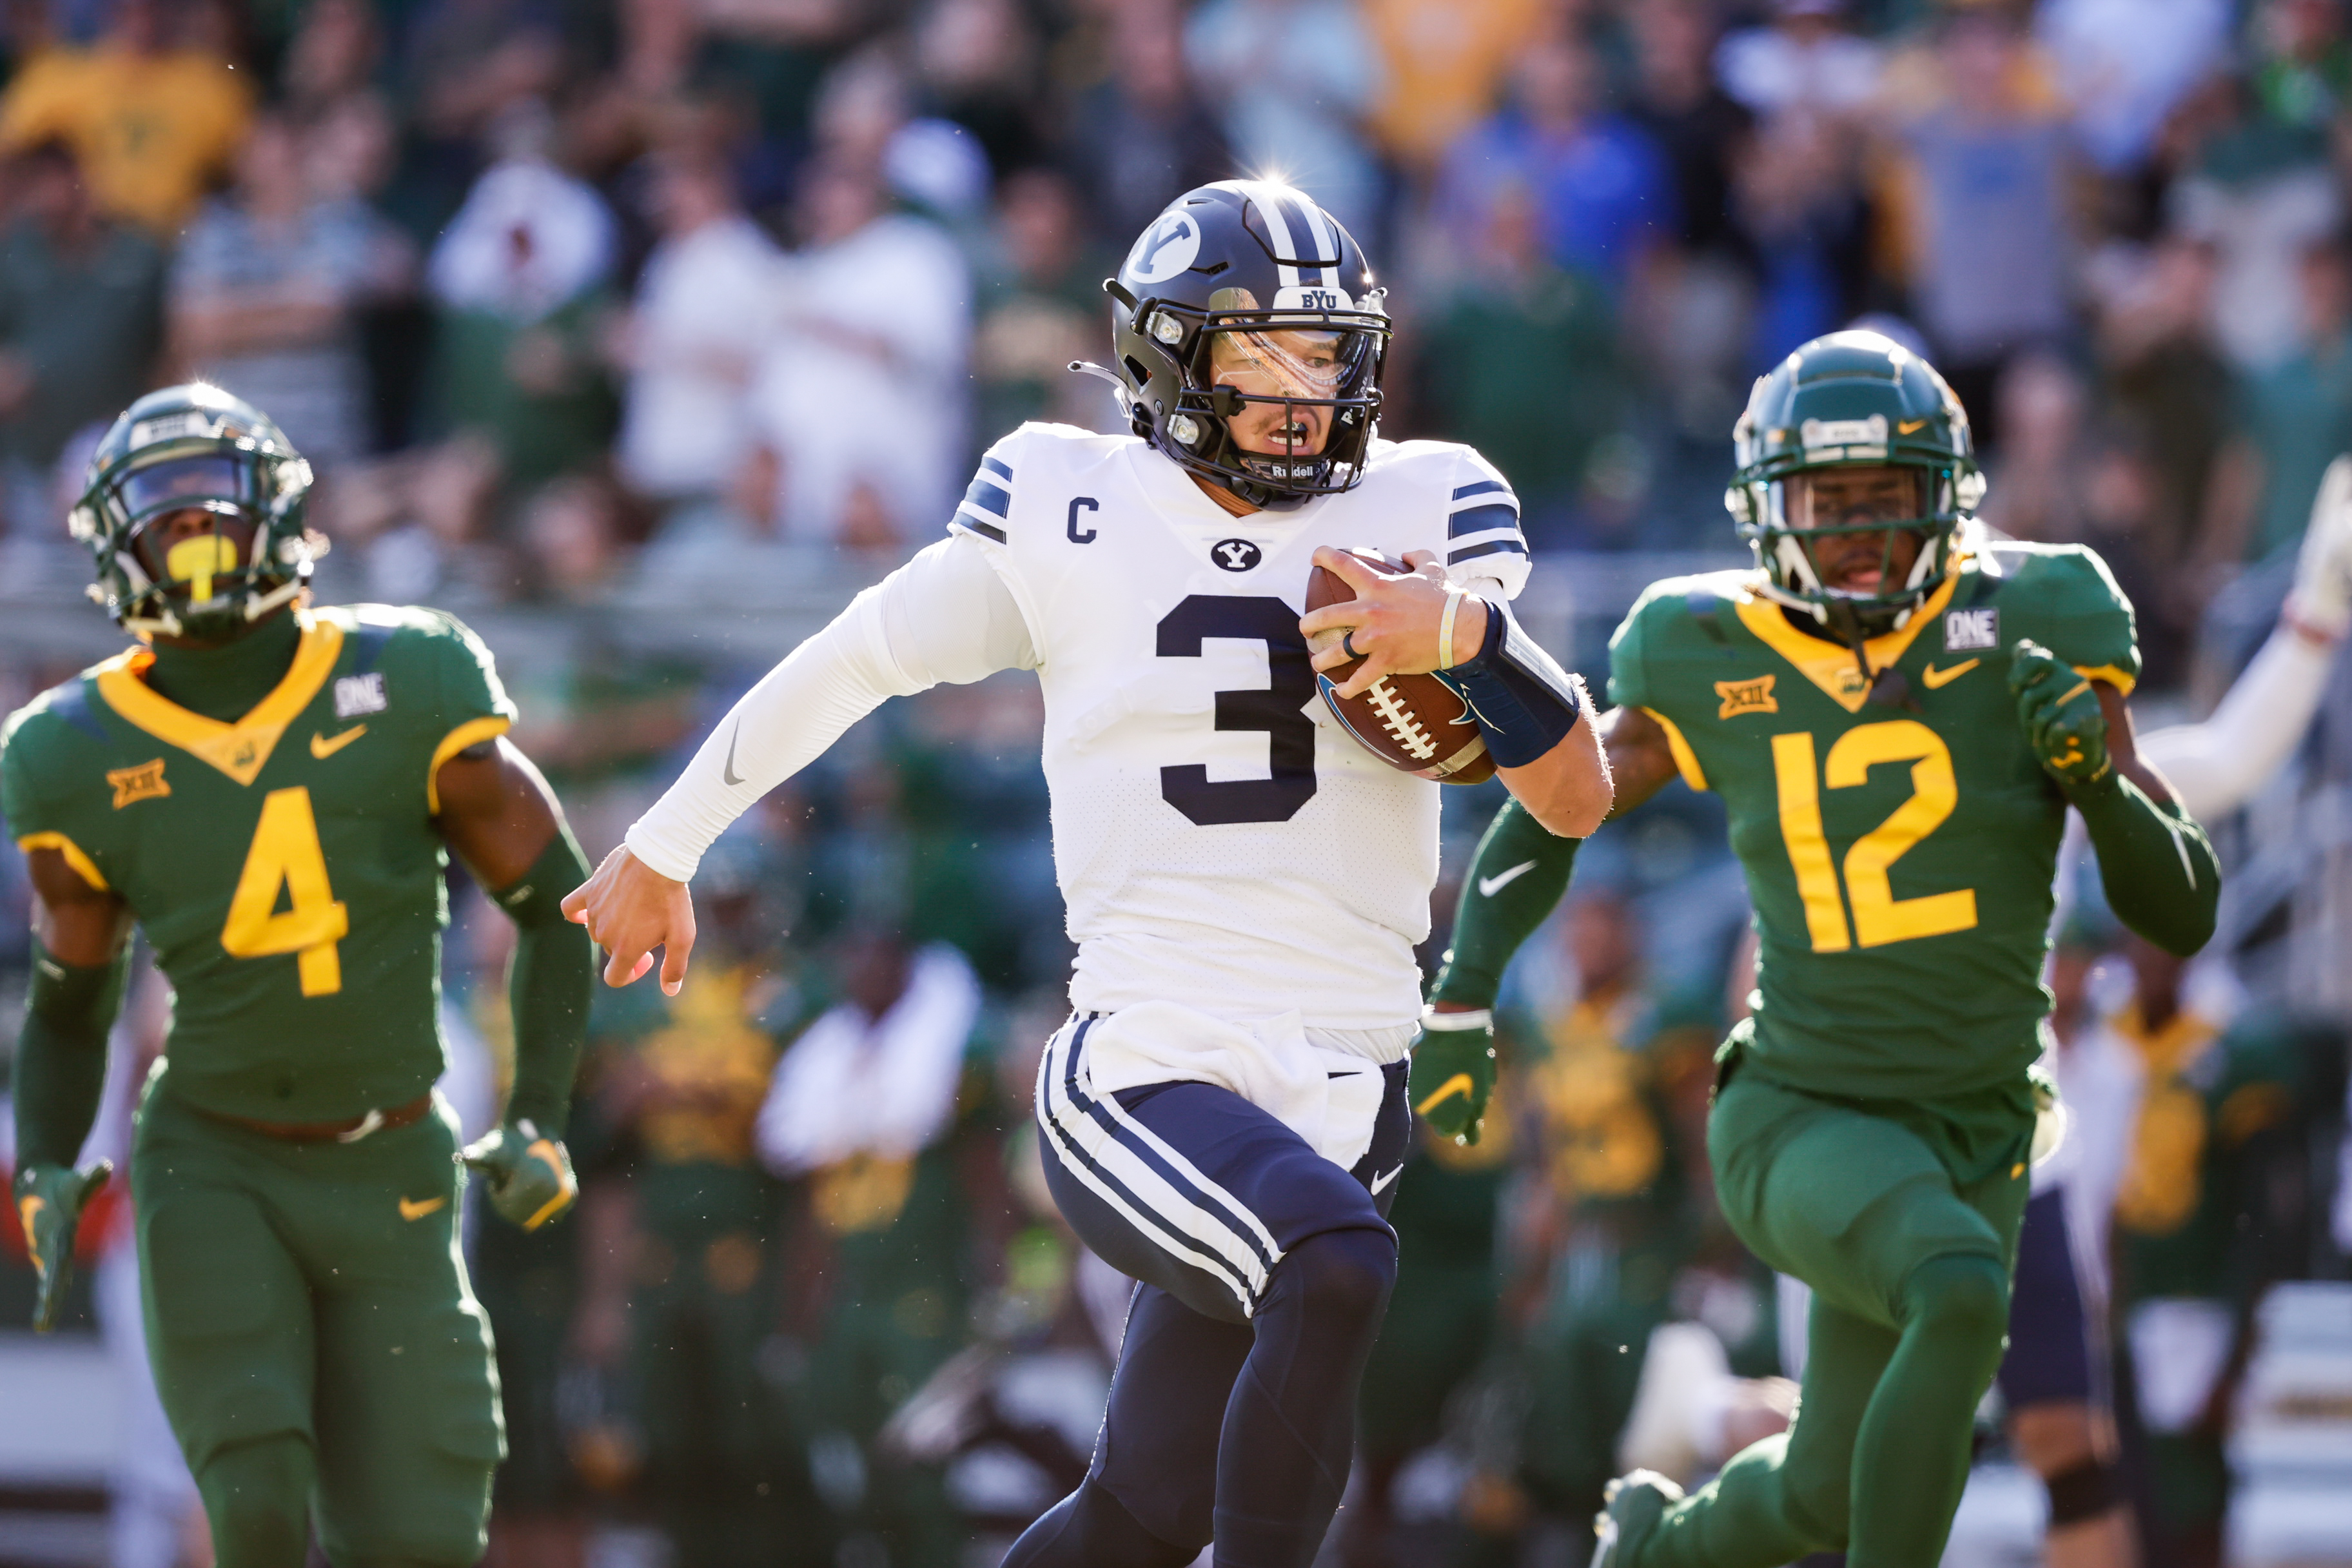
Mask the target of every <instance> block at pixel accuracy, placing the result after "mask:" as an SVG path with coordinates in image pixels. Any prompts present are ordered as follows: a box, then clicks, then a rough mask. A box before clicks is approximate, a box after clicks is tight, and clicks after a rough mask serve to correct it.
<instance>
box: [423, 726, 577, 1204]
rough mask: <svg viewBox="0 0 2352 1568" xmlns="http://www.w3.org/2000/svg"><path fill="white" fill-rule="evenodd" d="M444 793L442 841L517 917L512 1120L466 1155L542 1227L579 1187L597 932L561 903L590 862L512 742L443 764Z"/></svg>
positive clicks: (493, 1190) (503, 1200) (494, 1198)
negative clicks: (577, 1112) (576, 1113)
mask: <svg viewBox="0 0 2352 1568" xmlns="http://www.w3.org/2000/svg"><path fill="white" fill-rule="evenodd" d="M438 795H439V799H440V802H441V815H440V817H439V819H438V820H439V822H440V826H441V837H443V838H444V839H445V840H446V841H447V843H448V845H449V847H450V848H452V849H454V850H455V851H457V858H459V859H461V860H463V861H464V862H465V863H466V866H467V869H469V870H471V871H472V872H473V873H474V875H475V877H476V878H477V879H478V880H479V881H480V882H481V884H482V886H483V887H484V888H486V889H488V890H489V894H490V898H491V900H493V901H494V902H496V903H497V904H498V906H499V908H500V909H502V910H506V911H507V914H508V916H509V918H511V919H512V920H513V921H514V922H515V955H514V967H513V970H512V972H511V973H509V976H508V980H507V986H508V995H509V1001H510V1003H511V1005H512V1007H513V1011H514V1035H515V1070H514V1088H513V1089H512V1091H511V1092H510V1093H509V1095H508V1097H507V1109H506V1116H505V1119H504V1121H503V1122H502V1124H501V1125H500V1126H499V1128H498V1130H497V1131H493V1132H491V1133H490V1134H489V1135H488V1137H485V1138H483V1139H481V1140H480V1141H479V1142H476V1143H475V1144H473V1145H472V1146H471V1147H469V1148H468V1149H467V1150H466V1152H465V1154H464V1156H463V1158H464V1159H465V1162H466V1163H467V1165H469V1166H471V1167H473V1168H474V1169H475V1170H478V1171H479V1172H481V1173H482V1174H483V1176H484V1177H485V1178H486V1179H487V1180H488V1183H489V1184H490V1202H491V1204H492V1205H493V1206H495V1207H496V1208H497V1209H498V1211H499V1214H501V1215H505V1216H506V1218H508V1219H509V1220H511V1221H512V1222H513V1223H515V1224H516V1225H519V1226H522V1227H523V1228H524V1229H526V1230H533V1229H536V1228H538V1227H539V1226H542V1225H545V1224H546V1223H547V1222H548V1221H549V1220H551V1219H553V1218H554V1217H555V1216H556V1215H560V1214H562V1212H563V1211H564V1210H565V1209H566V1208H568V1207H570V1206H571V1204H572V1199H573V1198H574V1197H575V1196H576V1195H577V1194H578V1192H579V1184H578V1183H577V1182H576V1181H574V1179H573V1177H572V1158H571V1156H570V1155H569V1154H568V1153H567V1152H565V1151H564V1148H563V1142H562V1135H563V1125H564V1121H565V1119H566V1118H567V1116H568V1115H569V1114H570V1111H571V1108H572V1078H573V1076H574V1075H575V1074H576V1073H577V1072H578V1070H579V1067H580V1047H581V1044H582V1042H583V1040H584V1039H585V1038H586V1037H587V1032H588V992H589V986H590V985H591V984H593V977H594V973H595V955H594V954H593V952H591V951H590V948H589V944H588V934H587V932H585V931H582V930H581V929H580V928H579V927H578V926H576V925H574V924H572V922H570V921H566V920H565V919H564V918H563V911H562V904H561V902H560V901H559V900H560V898H561V895H562V893H563V892H564V891H565V890H566V889H570V888H572V887H574V886H577V885H578V883H579V882H580V880H581V879H582V878H583V876H584V875H585V874H586V873H587V870H588V862H587V860H586V858H584V857H583V856H582V855H581V853H580V847H579V845H577V844H575V843H574V842H572V834H571V832H570V830H569V829H567V828H566V827H565V826H564V823H563V812H562V807H561V806H559V805H557V804H556V800H555V794H554V792H553V791H552V790H551V789H549V788H548V786H547V780H546V779H545V778H543V777H541V774H540V772H539V770H538V769H537V768H535V767H533V766H532V765H531V763H530V758H528V757H526V756H524V755H523V754H522V753H521V752H519V751H517V750H516V749H515V747H514V745H513V743H512V742H509V741H507V740H506V739H504V738H503V737H500V738H499V739H497V740H492V741H485V742H481V743H480V744H479V745H477V746H472V747H469V748H467V750H465V751H463V752H458V753H457V755H456V756H454V757H452V758H450V759H449V760H448V761H447V762H446V763H443V764H442V766H441V772H440V774H439V778H438Z"/></svg>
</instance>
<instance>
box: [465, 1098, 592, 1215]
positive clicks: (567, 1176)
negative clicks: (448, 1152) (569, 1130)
mask: <svg viewBox="0 0 2352 1568" xmlns="http://www.w3.org/2000/svg"><path fill="white" fill-rule="evenodd" d="M457 1158H458V1159H460V1160H462V1161H464V1162H465V1163H466V1168H467V1170H470V1171H479V1172H480V1173H482V1175H483V1177H484V1179H486V1180H487V1181H488V1183H489V1184H490V1206H491V1207H492V1208H494V1209H496V1210H498V1211H499V1214H501V1215H504V1216H505V1217H506V1218H507V1220H508V1221H509V1222H510V1223H512V1224H515V1225H519V1226H522V1228H523V1229H525V1230H537V1229H538V1228H539V1227H540V1226H543V1225H545V1224H546V1223H547V1222H548V1221H549V1220H551V1219H553V1218H554V1217H555V1216H556V1215H560V1214H562V1212H563V1211H564V1210H565V1209H568V1208H570V1207H571V1206H572V1199H573V1198H576V1197H578V1196H579V1195H580V1183H579V1182H578V1180H577V1179H575V1178H574V1177H573V1176H572V1155H571V1153H570V1152H569V1151H567V1150H566V1149H565V1148H564V1147H563V1141H562V1139H560V1138H547V1137H542V1136H541V1133H540V1131H539V1127H538V1125H537V1124H536V1123H534V1122H533V1121H531V1120H530V1118H529V1117H525V1118H523V1119H522V1120H521V1121H509V1122H508V1123H507V1124H506V1125H505V1126H504V1127H501V1128H499V1130H498V1131H495V1132H492V1133H490V1134H488V1136H486V1137H484V1138H482V1139H480V1140H478V1141H477V1142H474V1143H472V1144H469V1145H467V1149H466V1151H465V1152H463V1153H461V1154H459V1155H458V1156H457Z"/></svg>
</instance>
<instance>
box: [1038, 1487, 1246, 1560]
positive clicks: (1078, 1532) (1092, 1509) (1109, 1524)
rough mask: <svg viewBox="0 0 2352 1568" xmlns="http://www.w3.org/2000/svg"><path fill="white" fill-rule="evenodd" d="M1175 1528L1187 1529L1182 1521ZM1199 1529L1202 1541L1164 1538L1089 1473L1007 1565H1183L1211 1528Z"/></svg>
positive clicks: (1197, 1551)
mask: <svg viewBox="0 0 2352 1568" xmlns="http://www.w3.org/2000/svg"><path fill="white" fill-rule="evenodd" d="M1155 1522H1160V1523H1161V1524H1162V1525H1163V1528H1165V1527H1167V1526H1169V1525H1172V1524H1173V1523H1174V1521H1155ZM1171 1533H1184V1532H1183V1531H1181V1526H1180V1527H1178V1528H1177V1529H1176V1530H1174V1531H1171ZM1199 1534H1200V1539H1199V1540H1197V1541H1191V1540H1189V1537H1188V1539H1187V1540H1186V1541H1172V1540H1169V1539H1165V1538H1163V1537H1162V1536H1161V1535H1160V1534H1158V1533H1155V1532H1154V1531H1151V1530H1150V1529H1148V1528H1146V1527H1145V1526H1144V1524H1143V1523H1142V1522H1141V1521H1139V1520H1138V1519H1137V1518H1136V1517H1135V1515H1134V1514H1133V1513H1131V1512H1129V1510H1128V1509H1127V1507H1126V1505H1124V1504H1123V1503H1121V1502H1120V1501H1119V1500H1118V1499H1117V1498H1116V1497H1113V1496H1112V1495H1111V1492H1110V1489H1109V1488H1108V1487H1106V1486H1104V1485H1103V1484H1102V1483H1101V1482H1100V1481H1099V1480H1097V1479H1095V1478H1094V1477H1092V1476H1088V1477H1087V1479H1085V1480H1084V1481H1082V1482H1080V1483H1079V1485H1078V1489H1077V1490H1076V1491H1074V1492H1072V1493H1071V1494H1070V1495H1069V1496H1068V1497H1066V1498H1064V1499H1063V1500H1061V1501H1060V1502H1058V1503H1056V1504H1055V1505H1054V1506H1053V1507H1052V1508H1051V1509H1049V1510H1046V1513H1045V1517H1044V1518H1042V1519H1040V1520H1039V1521H1037V1522H1036V1523H1034V1524H1033V1525H1031V1526H1030V1527H1029V1528H1028V1529H1027V1530H1025V1531H1023V1532H1022V1535H1021V1539H1020V1540H1018V1541H1016V1542H1013V1550H1012V1551H1010V1552H1006V1553H1005V1554H1004V1564H1003V1568H1184V1565H1185V1564H1186V1563H1191V1562H1192V1560H1193V1559H1194V1558H1195V1557H1198V1556H1199V1555H1200V1554H1201V1548H1202V1547H1203V1546H1206V1545H1207V1544H1208V1543H1209V1536H1208V1531H1206V1530H1202V1531H1200V1532H1199Z"/></svg>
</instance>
